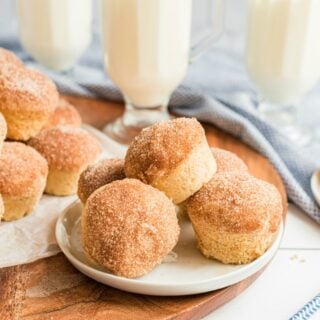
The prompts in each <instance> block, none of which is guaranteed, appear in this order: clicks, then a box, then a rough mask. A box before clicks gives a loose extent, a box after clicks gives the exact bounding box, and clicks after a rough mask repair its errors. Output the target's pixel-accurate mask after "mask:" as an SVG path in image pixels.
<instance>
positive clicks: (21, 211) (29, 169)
mask: <svg viewBox="0 0 320 320" xmlns="http://www.w3.org/2000/svg"><path fill="white" fill-rule="evenodd" d="M47 175H48V164H47V161H46V160H45V159H44V158H43V157H42V156H41V155H40V154H39V153H38V152H37V151H36V150H34V149H33V148H31V147H29V146H26V145H25V144H23V143H20V142H5V143H4V144H3V148H2V152H1V155H0V194H1V195H2V199H3V203H4V214H3V216H2V218H3V220H5V221H11V220H15V219H19V218H21V217H23V216H24V215H26V214H28V213H30V212H31V211H32V209H33V208H34V207H35V206H36V205H37V203H38V202H39V200H40V197H41V196H42V193H43V191H44V188H45V185H46V180H47Z"/></svg>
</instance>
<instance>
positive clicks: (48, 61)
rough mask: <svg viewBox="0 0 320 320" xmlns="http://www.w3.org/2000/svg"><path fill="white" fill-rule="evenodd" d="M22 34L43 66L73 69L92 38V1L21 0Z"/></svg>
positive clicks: (28, 48) (26, 46) (24, 40)
mask: <svg viewBox="0 0 320 320" xmlns="http://www.w3.org/2000/svg"><path fill="white" fill-rule="evenodd" d="M17 12H18V21H19V35H20V40H21V43H22V46H23V47H24V48H25V50H26V51H27V52H28V53H29V54H30V55H31V56H32V57H33V58H34V59H35V60H37V61H38V62H40V63H41V64H42V65H44V66H46V67H48V68H50V69H53V70H57V71H68V70H70V69H71V68H72V67H73V66H74V65H75V63H76V62H77V60H78V59H79V58H80V57H81V55H82V54H83V53H84V51H85V50H86V49H87V47H88V46H89V44H90V41H91V32H92V30H91V20H92V0H17Z"/></svg>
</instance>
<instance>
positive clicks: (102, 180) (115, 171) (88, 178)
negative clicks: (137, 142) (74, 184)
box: [77, 159, 126, 203]
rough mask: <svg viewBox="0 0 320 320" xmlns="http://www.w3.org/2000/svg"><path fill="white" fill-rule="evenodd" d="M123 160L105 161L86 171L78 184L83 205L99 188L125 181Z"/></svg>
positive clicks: (93, 165)
mask: <svg viewBox="0 0 320 320" xmlns="http://www.w3.org/2000/svg"><path fill="white" fill-rule="evenodd" d="M125 177H126V176H125V173H124V160H123V159H103V160H100V161H98V162H97V163H94V164H92V165H90V166H88V168H87V169H86V170H84V171H83V172H82V173H81V175H80V179H79V183H78V192H77V193H78V196H79V198H80V199H81V201H82V202H83V203H85V202H86V201H87V199H88V198H89V196H90V195H91V194H92V193H93V192H94V191H95V190H97V189H98V188H100V187H102V186H104V185H106V184H108V183H110V182H112V181H115V180H122V179H124V178H125Z"/></svg>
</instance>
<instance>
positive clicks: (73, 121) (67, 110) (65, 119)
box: [43, 98, 82, 129]
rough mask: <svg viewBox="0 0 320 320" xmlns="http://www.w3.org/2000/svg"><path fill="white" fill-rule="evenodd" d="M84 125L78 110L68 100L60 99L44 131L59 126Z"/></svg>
mask: <svg viewBox="0 0 320 320" xmlns="http://www.w3.org/2000/svg"><path fill="white" fill-rule="evenodd" d="M81 123H82V120H81V117H80V114H79V112H78V110H77V109H76V108H75V107H74V106H73V105H72V104H70V103H69V102H68V101H67V100H65V99H63V98H60V100H59V103H58V106H57V107H56V109H55V110H54V112H53V114H52V115H51V116H50V117H49V119H48V121H47V123H46V124H45V126H44V127H43V129H48V128H51V127H55V126H58V125H72V126H75V127H80V126H81Z"/></svg>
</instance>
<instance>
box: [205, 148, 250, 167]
mask: <svg viewBox="0 0 320 320" xmlns="http://www.w3.org/2000/svg"><path fill="white" fill-rule="evenodd" d="M211 150H212V153H213V155H214V158H215V160H216V162H217V173H223V172H235V173H236V172H238V173H249V169H248V167H247V165H246V164H245V163H244V161H243V160H242V159H240V158H239V157H238V156H237V155H236V154H235V153H232V152H230V151H227V150H224V149H220V148H211Z"/></svg>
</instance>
